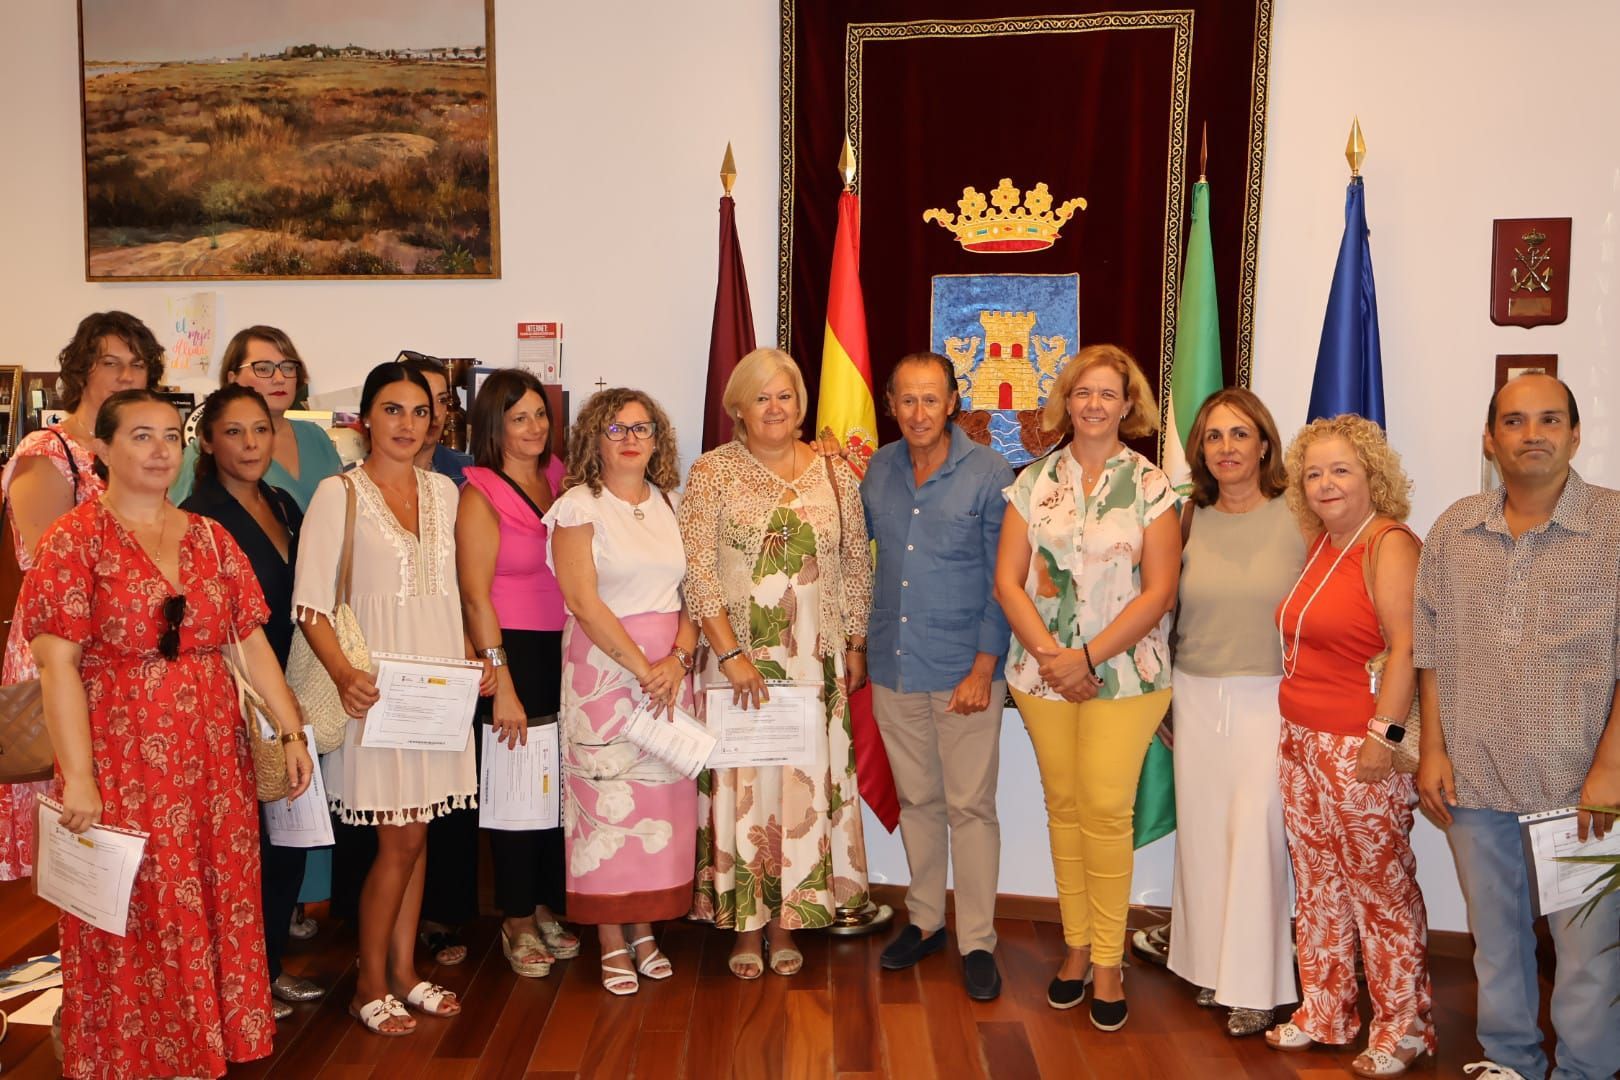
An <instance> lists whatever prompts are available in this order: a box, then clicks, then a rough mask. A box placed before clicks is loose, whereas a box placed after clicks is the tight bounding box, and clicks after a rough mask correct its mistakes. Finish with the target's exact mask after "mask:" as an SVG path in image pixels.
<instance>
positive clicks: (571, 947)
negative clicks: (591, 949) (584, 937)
mask: <svg viewBox="0 0 1620 1080" xmlns="http://www.w3.org/2000/svg"><path fill="white" fill-rule="evenodd" d="M535 925H536V926H538V927H540V936H541V937H542V938H544V939H545V942H546V948H547V949H549V950H550V951H551V955H552V956H555V957H556V958H557V959H558V960H572V959H573V958H574V957H576V956H578V955H579V938H578V937H577V936H576V935H574V934H572V933H570V932H569V931H568V930H567V929H565V928H564V927H563V924H562V923H560V922H555V921H548V922H537V923H536V924H535Z"/></svg>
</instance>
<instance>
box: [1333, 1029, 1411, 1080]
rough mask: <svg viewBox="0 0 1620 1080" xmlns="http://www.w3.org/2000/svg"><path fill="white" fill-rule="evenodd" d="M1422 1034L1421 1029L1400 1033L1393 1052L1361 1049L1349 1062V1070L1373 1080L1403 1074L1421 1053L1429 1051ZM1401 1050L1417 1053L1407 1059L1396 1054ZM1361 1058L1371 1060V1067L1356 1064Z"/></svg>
mask: <svg viewBox="0 0 1620 1080" xmlns="http://www.w3.org/2000/svg"><path fill="white" fill-rule="evenodd" d="M1424 1034H1425V1032H1423V1031H1416V1032H1413V1031H1409V1032H1407V1033H1406V1034H1405V1035H1402V1036H1401V1041H1400V1042H1398V1043H1396V1044H1395V1050H1396V1053H1395V1054H1391V1053H1387V1052H1386V1051H1383V1050H1363V1051H1362V1052H1361V1053H1359V1054H1357V1055H1356V1060H1355V1061H1352V1062H1351V1063H1350V1071H1351V1072H1353V1073H1355V1074H1356V1075H1357V1076H1366V1077H1371V1078H1373V1080H1381V1078H1383V1077H1390V1076H1401V1075H1404V1074H1405V1072H1406V1070H1408V1069H1410V1068H1411V1067H1412V1066H1414V1065H1416V1064H1417V1063H1418V1061H1420V1060H1421V1059H1422V1057H1423V1055H1424V1054H1427V1053H1428V1052H1429V1044H1428V1043H1426V1042H1424V1041H1423V1036H1424ZM1402 1050H1416V1051H1417V1053H1415V1054H1413V1055H1412V1060H1410V1061H1407V1060H1405V1059H1404V1058H1401V1057H1399V1056H1397V1055H1398V1054H1399V1052H1400V1051H1402ZM1362 1058H1366V1059H1367V1060H1368V1061H1371V1062H1372V1068H1370V1069H1364V1068H1361V1067H1360V1066H1358V1065H1357V1064H1356V1062H1357V1061H1360V1060H1361V1059H1362Z"/></svg>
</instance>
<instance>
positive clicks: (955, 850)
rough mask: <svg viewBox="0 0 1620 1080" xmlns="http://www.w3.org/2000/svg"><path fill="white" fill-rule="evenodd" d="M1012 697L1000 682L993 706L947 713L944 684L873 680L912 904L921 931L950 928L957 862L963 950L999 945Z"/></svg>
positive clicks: (958, 939)
mask: <svg viewBox="0 0 1620 1080" xmlns="http://www.w3.org/2000/svg"><path fill="white" fill-rule="evenodd" d="M1006 697H1007V684H1006V683H1005V682H1003V681H1001V680H1000V679H997V680H996V681H995V682H993V683H991V684H990V705H989V707H988V708H986V709H985V710H984V711H982V712H976V713H973V714H971V715H969V716H961V715H959V714H957V713H953V712H947V711H945V706H946V705H947V704H949V703H950V700H951V695H950V693H949V692H948V691H947V692H942V693H923V692H919V693H909V694H905V693H898V692H896V691H894V690H889V689H887V688H885V687H882V686H878V685H877V684H876V683H874V684H872V712H873V714H874V715H875V716H876V717H877V723H878V730H879V731H880V732H882V734H883V746H884V748H885V749H886V750H887V751H888V754H889V768H890V769H891V770H892V771H893V773H894V786H895V791H896V793H897V794H898V795H899V797H900V837H901V839H902V840H903V841H904V842H905V845H906V863H907V865H908V866H910V868H911V887H910V888H909V889H907V890H906V911H907V912H908V913H909V914H910V916H911V922H912V925H914V926H916V927H917V929H919V930H921V931H922V932H923V933H925V934H927V933H931V932H933V931H934V930H937V929H939V928H940V927H942V926H944V925H945V872H946V867H947V865H948V864H949V865H954V867H955V870H956V874H955V880H956V944H957V947H958V948H959V949H961V951H962V953H963V954H964V955H965V954H967V953H970V952H973V951H974V950H975V949H987V950H990V951H994V950H995V947H996V927H995V917H996V882H997V880H998V877H999V875H1000V872H1001V824H1000V822H999V821H997V819H996V775H997V772H998V770H999V767H1000V762H1001V707H1002V702H1004V701H1005V700H1006ZM947 860H948V862H947Z"/></svg>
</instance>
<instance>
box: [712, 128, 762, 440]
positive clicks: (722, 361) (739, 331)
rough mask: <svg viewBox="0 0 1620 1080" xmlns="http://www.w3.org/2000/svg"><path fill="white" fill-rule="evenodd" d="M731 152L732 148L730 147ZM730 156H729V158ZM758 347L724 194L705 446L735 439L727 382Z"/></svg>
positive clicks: (731, 205) (733, 212) (730, 205)
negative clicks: (725, 399)
mask: <svg viewBox="0 0 1620 1080" xmlns="http://www.w3.org/2000/svg"><path fill="white" fill-rule="evenodd" d="M727 152H728V154H729V152H730V148H729V147H728V148H727ZM728 160H729V159H728ZM753 349H754V312H753V309H752V308H751V307H750V306H749V303H748V273H747V271H745V270H744V269H743V257H742V245H741V244H739V243H738V242H737V204H736V203H735V202H734V201H733V200H732V198H731V196H730V195H722V196H720V280H719V281H718V282H717V283H716V284H715V287H714V327H713V329H711V330H710V331H709V381H708V392H707V394H706V395H705V397H704V402H703V449H704V450H705V451H708V450H713V449H714V448H715V447H717V446H721V445H723V444H725V443H727V442H730V441H731V417H730V416H728V415H726V407H725V404H724V403H723V402H722V401H721V400H720V399H721V396H722V395H724V394H725V391H726V382H727V380H729V379H730V378H731V372H732V371H733V370H734V369H735V368H736V366H737V361H738V360H741V359H742V358H743V357H744V356H745V355H747V354H748V353H750V352H752V351H753Z"/></svg>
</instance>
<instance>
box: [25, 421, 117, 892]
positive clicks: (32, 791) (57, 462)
mask: <svg viewBox="0 0 1620 1080" xmlns="http://www.w3.org/2000/svg"><path fill="white" fill-rule="evenodd" d="M59 436H60V437H59ZM64 441H65V445H66V449H64ZM31 457H42V458H45V459H46V460H47V461H49V462H50V463H51V465H52V467H54V468H55V469H56V471H57V472H59V473H61V474H62V479H63V480H66V481H67V482H68V483H70V484H72V485H73V491H74V493H75V496H76V498H75V503H82V502H87V501H89V500H90V499H93V498H95V497H96V496H98V495H100V494H101V493H102V492H103V491H105V490H107V485H106V483H105V482H103V481H102V479H101V477H99V476H97V475H96V474H95V471H94V470H93V469H92V468H91V466H93V465H94V464H95V461H96V455H95V454H93V453H91V452H90V450H89V449H88V448H86V447H84V446H82V445H80V444H79V442H78V441H77V440H75V439H74V438H73V436H71V435H69V434H68V433H67V431H66V429H64V428H62V427H60V426H54V427H48V428H44V429H42V430H40V431H35V432H31V433H29V434H28V435H26V436H24V438H23V441H22V442H21V444H19V445H18V447H17V452H16V453H15V454H13V455H12V456H11V460H10V461H8V462H6V468H5V472H4V473H0V491H3V492H4V493H5V494H6V495H7V496H9V495H10V493H11V480H12V477H13V476H15V475H16V472H17V463H18V462H20V461H22V460H23V459H24V458H31ZM6 517H7V518H8V519H10V520H11V536H12V539H13V540H14V541H15V542H16V545H17V547H16V551H17V565H18V566H20V567H21V568H22V569H23V570H25V571H26V570H27V569H28V568H29V567H30V566H32V565H33V564H34V553H33V552H32V551H24V550H23V546H22V537H21V536H19V535H18V533H17V521H16V517H15V515H14V514H13V513H12V506H11V501H10V499H9V498H7V500H6ZM21 631H22V624H21V623H20V622H17V621H13V622H12V624H11V633H10V635H9V636H8V637H7V638H6V653H5V663H4V665H3V666H0V685H5V686H11V685H12V684H14V683H20V682H26V681H27V680H29V679H33V678H37V677H38V676H39V670H38V669H37V668H35V667H34V654H33V653H32V652H30V651H29V649H28V639H27V638H25V637H23V636H22V632H21ZM50 788H51V782H50V781H49V780H41V781H38V782H36V783H32V784H0V881H15V880H17V879H18V878H25V877H28V876H29V875H30V874H32V873H33V872H34V796H35V795H43V794H47V793H48V792H49V791H50Z"/></svg>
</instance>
